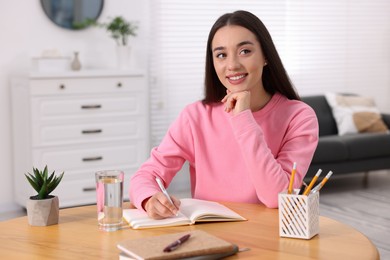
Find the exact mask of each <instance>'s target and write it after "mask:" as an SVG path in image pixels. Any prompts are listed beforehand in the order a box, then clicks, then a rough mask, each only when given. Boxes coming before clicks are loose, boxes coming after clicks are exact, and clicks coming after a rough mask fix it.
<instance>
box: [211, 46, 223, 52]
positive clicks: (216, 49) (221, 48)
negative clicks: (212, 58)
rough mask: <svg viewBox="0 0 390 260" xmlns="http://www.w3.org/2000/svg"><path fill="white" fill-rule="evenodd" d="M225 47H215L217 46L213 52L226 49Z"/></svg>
mask: <svg viewBox="0 0 390 260" xmlns="http://www.w3.org/2000/svg"><path fill="white" fill-rule="evenodd" d="M224 49H225V47H223V46H220V47H215V48H214V49H213V52H216V51H221V50H224Z"/></svg>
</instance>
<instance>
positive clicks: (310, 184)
mask: <svg viewBox="0 0 390 260" xmlns="http://www.w3.org/2000/svg"><path fill="white" fill-rule="evenodd" d="M321 172H322V170H321V169H319V170H318V171H317V173H316V175H314V177H313V179H312V180H311V182H310V183H309V186H307V187H306V189H305V191H304V192H303V195H307V194H309V192H310V191H311V188H313V186H314V184H315V183H316V181H317V179H318V177H320V174H321Z"/></svg>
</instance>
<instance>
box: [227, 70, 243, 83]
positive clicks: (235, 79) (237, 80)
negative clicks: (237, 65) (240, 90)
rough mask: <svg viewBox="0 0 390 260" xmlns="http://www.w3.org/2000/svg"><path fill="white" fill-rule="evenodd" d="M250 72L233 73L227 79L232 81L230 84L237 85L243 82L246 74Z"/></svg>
mask: <svg viewBox="0 0 390 260" xmlns="http://www.w3.org/2000/svg"><path fill="white" fill-rule="evenodd" d="M247 75H248V74H246V73H245V74H236V75H232V76H227V77H226V78H227V80H228V81H229V82H230V84H233V85H237V84H240V83H242V82H243V81H244V80H245V78H246V76H247Z"/></svg>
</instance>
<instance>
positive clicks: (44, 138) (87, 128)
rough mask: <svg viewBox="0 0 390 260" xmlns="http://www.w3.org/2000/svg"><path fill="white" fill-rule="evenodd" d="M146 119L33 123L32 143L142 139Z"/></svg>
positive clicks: (66, 143) (144, 135)
mask: <svg viewBox="0 0 390 260" xmlns="http://www.w3.org/2000/svg"><path fill="white" fill-rule="evenodd" d="M146 120H147V118H146V117H144V116H137V117H128V118H123V120H122V121H111V122H105V123H103V122H98V123H88V124H67V125H63V124H61V125H50V124H49V125H45V124H34V125H33V129H32V135H33V138H32V143H33V146H34V147H39V146H53V145H68V144H78V143H96V142H104V141H106V142H107V141H119V140H135V139H143V138H146V137H147V132H148V129H146V127H145V125H147V122H146Z"/></svg>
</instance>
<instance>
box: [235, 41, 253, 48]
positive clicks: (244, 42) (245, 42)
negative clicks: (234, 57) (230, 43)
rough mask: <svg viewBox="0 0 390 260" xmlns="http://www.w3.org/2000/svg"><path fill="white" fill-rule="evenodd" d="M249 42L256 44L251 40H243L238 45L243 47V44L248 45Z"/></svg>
mask: <svg viewBox="0 0 390 260" xmlns="http://www.w3.org/2000/svg"><path fill="white" fill-rule="evenodd" d="M247 44H250V45H254V43H253V42H251V41H243V42H240V43H239V44H237V47H241V46H243V45H247Z"/></svg>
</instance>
